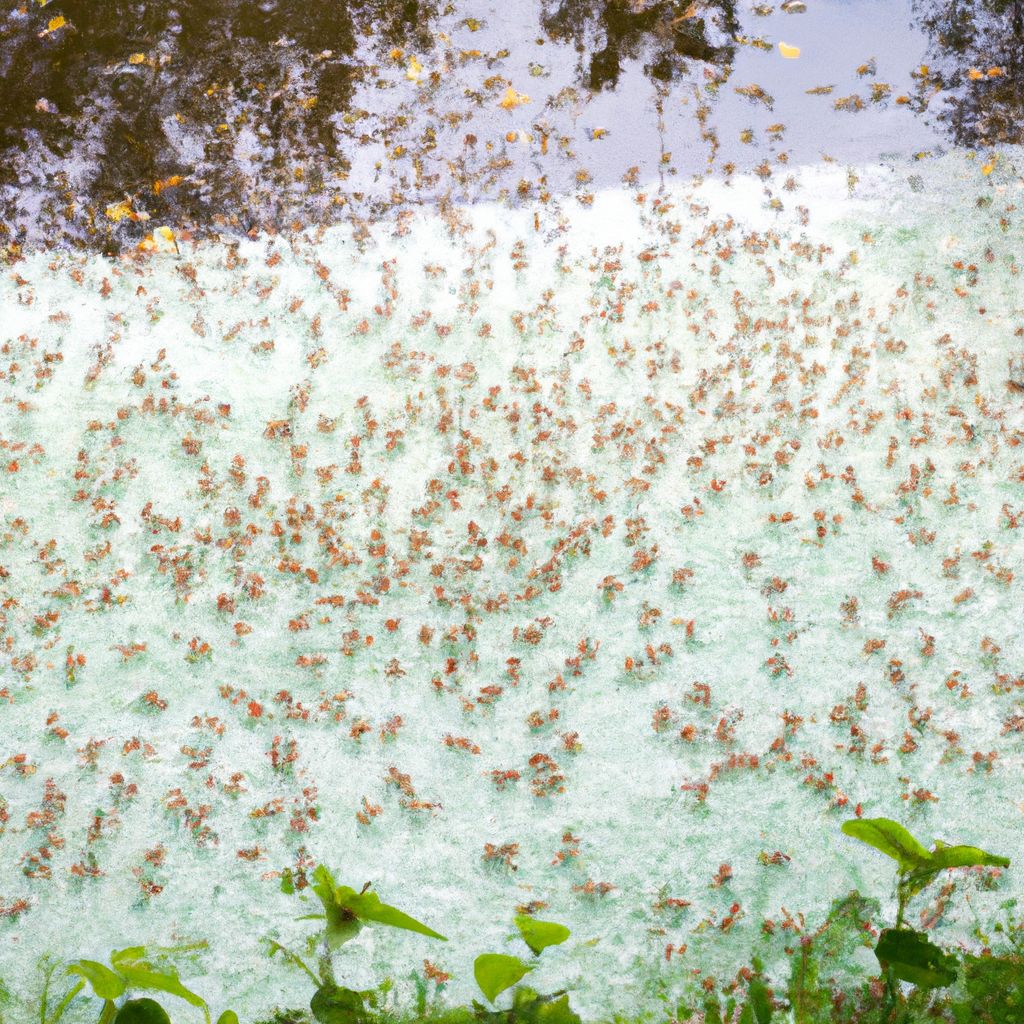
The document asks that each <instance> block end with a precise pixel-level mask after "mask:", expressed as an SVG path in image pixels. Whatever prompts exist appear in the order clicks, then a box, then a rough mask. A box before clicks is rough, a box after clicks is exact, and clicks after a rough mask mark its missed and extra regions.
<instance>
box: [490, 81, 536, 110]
mask: <svg viewBox="0 0 1024 1024" xmlns="http://www.w3.org/2000/svg"><path fill="white" fill-rule="evenodd" d="M529 102H530V97H529V96H527V95H525V94H524V93H521V92H516V90H515V89H513V88H512V86H511V85H510V86H509V87H508V88H507V89H506V90H505V92H504V95H503V96H502V97H501V100H500V102H499V103H498V106H499V107H504V109H505V110H515V108H516V107H520V106H522V105H523V104H524V103H529Z"/></svg>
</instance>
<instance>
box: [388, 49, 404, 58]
mask: <svg viewBox="0 0 1024 1024" xmlns="http://www.w3.org/2000/svg"><path fill="white" fill-rule="evenodd" d="M404 53H405V51H404V50H400V49H399V48H398V47H397V46H396V47H395V48H394V49H393V50H392V51H391V59H392V60H401V59H402V57H403V56H404Z"/></svg>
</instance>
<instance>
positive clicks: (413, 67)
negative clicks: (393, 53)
mask: <svg viewBox="0 0 1024 1024" xmlns="http://www.w3.org/2000/svg"><path fill="white" fill-rule="evenodd" d="M422 73H423V65H422V64H421V63H420V62H419V61H418V60H417V59H416V58H415V57H410V58H409V68H408V70H407V71H406V72H405V77H406V78H408V79H409V81H410V82H418V81H419V80H420V75H421V74H422Z"/></svg>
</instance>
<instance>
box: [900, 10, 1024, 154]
mask: <svg viewBox="0 0 1024 1024" xmlns="http://www.w3.org/2000/svg"><path fill="white" fill-rule="evenodd" d="M916 14H917V16H918V18H919V19H920V23H921V26H922V27H923V28H924V30H925V31H926V32H927V33H928V35H929V37H930V38H931V52H930V57H931V60H932V63H933V64H934V68H933V69H930V70H931V71H932V74H933V77H934V82H935V86H936V88H937V89H939V90H941V93H942V97H943V99H942V101H941V102H940V103H939V104H937V107H938V112H937V115H936V116H937V117H938V119H939V120H940V121H941V123H942V124H943V125H944V126H945V127H946V129H947V130H948V132H949V134H950V136H951V137H952V139H953V141H954V142H956V143H957V144H958V145H968V146H992V145H998V144H1008V143H1020V142H1022V141H1024V118H1022V110H1024V0H917V4H916Z"/></svg>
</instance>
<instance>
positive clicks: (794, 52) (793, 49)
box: [779, 43, 800, 60]
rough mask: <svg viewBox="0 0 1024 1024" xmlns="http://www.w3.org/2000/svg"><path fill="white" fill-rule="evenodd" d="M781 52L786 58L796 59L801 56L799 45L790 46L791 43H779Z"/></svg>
mask: <svg viewBox="0 0 1024 1024" xmlns="http://www.w3.org/2000/svg"><path fill="white" fill-rule="evenodd" d="M779 53H781V54H782V56H783V57H785V58H786V60H796V59H797V57H799V56H800V47H799V46H790V45H789V43H779Z"/></svg>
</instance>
